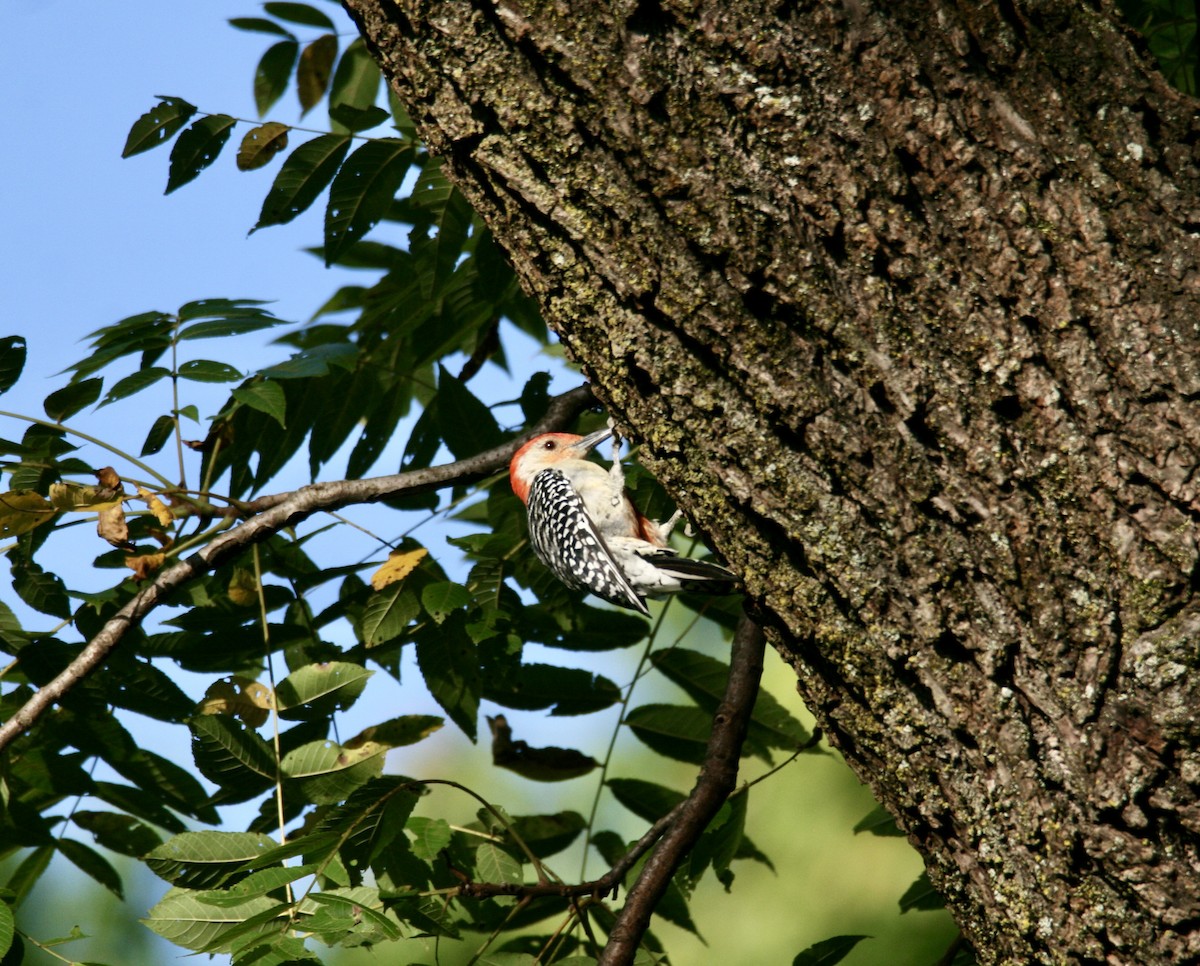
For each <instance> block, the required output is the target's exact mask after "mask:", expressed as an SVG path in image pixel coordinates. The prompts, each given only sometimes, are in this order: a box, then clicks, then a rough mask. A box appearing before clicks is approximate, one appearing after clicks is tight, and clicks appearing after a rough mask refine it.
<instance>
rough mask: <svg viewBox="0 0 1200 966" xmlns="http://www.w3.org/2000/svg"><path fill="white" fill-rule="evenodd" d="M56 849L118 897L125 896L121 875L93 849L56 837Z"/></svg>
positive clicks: (80, 843) (122, 897) (72, 840)
mask: <svg viewBox="0 0 1200 966" xmlns="http://www.w3.org/2000/svg"><path fill="white" fill-rule="evenodd" d="M55 844H56V845H57V846H58V851H59V852H60V853H61V854H62V855H64V856H66V857H67V859H69V860H70V862H71V864H72V865H74V866H75V867H76V868H77V869H79V870H80V871H81V872H83V873H85V874H87V875H89V876H91V877H92V878H93V879H95V880H96V881H97V882H99V883H100V884H101V885H102V886H104V888H106V889H107V890H108V891H109V892H111V893H112V894H113V895H115V896H116V897H117V898H118V899H124V898H125V890H124V888H123V887H122V885H121V877H120V875H118V874H117V870H116V869H114V868H113V866H112V863H111V862H109V861H108V859H106V858H105V857H104V856H102V855H101V854H100V853H99V852H97V851H96V850H95V849H93V848H91V847H90V846H87V845H84V844H83V843H82V842H77V841H75V840H74V839H61V838H60V839H58V840H57V842H56V843H55Z"/></svg>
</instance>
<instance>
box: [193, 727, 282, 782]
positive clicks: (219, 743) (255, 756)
mask: <svg viewBox="0 0 1200 966" xmlns="http://www.w3.org/2000/svg"><path fill="white" fill-rule="evenodd" d="M187 724H188V728H189V729H190V730H191V732H192V757H193V758H194V759H195V762H196V768H197V769H198V770H199V771H200V774H202V775H203V776H204V777H205V778H207V779H208V780H209V781H210V782H213V783H215V784H217V785H219V786H221V787H222V788H234V789H240V790H243V791H244V792H246V797H247V798H249V797H251V796H253V795H257V794H258V793H259V792H261V791H263V790H264V789H265V788H267V787H268V786H269V785H270V784H271V783H272V782H273V781H274V779H275V756H274V754H273V752H272V751H271V747H270V746H269V745H268V744H267V743H266V741H264V740H263V739H262V738H261V737H260V736H259V734H258V733H257V732H255V731H254V730H252V729H250V728H247V727H246V726H245V725H243V724H242V722H240V721H238V720H237V719H236V718H232V717H229V716H227V715H218V714H202V715H196V716H195V717H193V718H190V719H188V723H187ZM227 800H229V799H227Z"/></svg>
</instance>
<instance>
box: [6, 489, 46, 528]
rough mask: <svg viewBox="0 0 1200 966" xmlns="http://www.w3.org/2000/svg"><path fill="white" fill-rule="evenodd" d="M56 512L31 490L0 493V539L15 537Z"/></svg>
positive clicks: (41, 522)
mask: <svg viewBox="0 0 1200 966" xmlns="http://www.w3.org/2000/svg"><path fill="white" fill-rule="evenodd" d="M57 512H58V511H57V510H56V509H55V508H54V504H52V503H50V502H48V501H47V500H46V499H44V498H43V497H42V496H41V494H39V493H34V492H33V491H32V490H11V491H9V492H8V493H0V537H17V536H20V535H21V534H22V533H28V532H29V531H30V530H32V529H33V528H34V527H36V526H40V525H41V524H43V523H45V522H46V521H47V520H49V519H50V518H51V517H53V516H54V514H56V513H57Z"/></svg>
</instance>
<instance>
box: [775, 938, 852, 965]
mask: <svg viewBox="0 0 1200 966" xmlns="http://www.w3.org/2000/svg"><path fill="white" fill-rule="evenodd" d="M870 938H871V937H870V936H834V937H833V938H831V939H822V940H821V941H820V942H819V943H813V944H812V945H811V946H809V947H808V948H807V949H805V950H803V951H801V952H799V953H797V954H796V958H795V959H793V960H792V966H835V964H836V963H840V962H841V961H842V960H843V959H845V958H846V956H847V955H849V953H850V950H852V949H853V948H854V947H855V946H857V945H858V944H859V943H860V942H862V941H863V940H864V939H870Z"/></svg>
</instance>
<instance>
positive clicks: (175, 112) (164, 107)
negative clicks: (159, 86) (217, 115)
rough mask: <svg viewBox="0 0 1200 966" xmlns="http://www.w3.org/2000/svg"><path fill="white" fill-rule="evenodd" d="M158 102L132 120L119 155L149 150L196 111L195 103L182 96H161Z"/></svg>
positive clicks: (127, 155)
mask: <svg viewBox="0 0 1200 966" xmlns="http://www.w3.org/2000/svg"><path fill="white" fill-rule="evenodd" d="M159 100H160V102H161V103H159V104H157V105H155V106H154V107H152V108H150V110H148V111H147V112H146V113H145V114H143V115H142V116H141V117H139V118H138V119H137V120H136V121H134V122H133V127H131V128H130V129H129V136H128V137H127V138H126V139H125V147H124V149H123V150H122V151H121V157H123V158H129V157H132V156H133V155H135V154H140V153H141V152H142V151H149V150H150V149H151V148H156V147H158V146H159V145H160V144H162V143H164V142H165V141H167V140H168V139H169V138H170V137H171V136H172V135H173V134H174V133H175V132H176V131H178V130H179V129H180V128H181V127H183V126H184V125H185V124H187V122H188V120H190V118H191V116H192V115H193V114H195V113H196V105H194V104H189V103H188V102H187V101H185V100H184V99H183V98H182V97H161V96H160V98H159Z"/></svg>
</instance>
